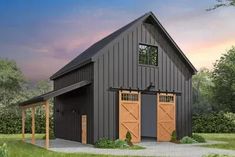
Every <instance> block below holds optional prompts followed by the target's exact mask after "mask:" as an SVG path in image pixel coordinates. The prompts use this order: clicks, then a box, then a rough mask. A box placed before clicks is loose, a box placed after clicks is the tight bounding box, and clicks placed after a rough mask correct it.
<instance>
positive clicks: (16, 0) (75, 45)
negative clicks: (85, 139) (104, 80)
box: [0, 0, 235, 80]
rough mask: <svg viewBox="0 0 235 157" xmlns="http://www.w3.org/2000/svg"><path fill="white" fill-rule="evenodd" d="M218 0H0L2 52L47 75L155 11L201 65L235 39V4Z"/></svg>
mask: <svg viewBox="0 0 235 157" xmlns="http://www.w3.org/2000/svg"><path fill="white" fill-rule="evenodd" d="M215 3H216V2H215V0H198V1H195V0H194V1H193V0H164V1H157V0H116V1H107V0H106V1H104V0H99V1H98V0H89V1H85V0H83V1H81V0H28V1H26V0H0V57H1V58H8V59H13V60H15V61H16V62H17V64H18V65H19V67H20V68H21V69H22V71H23V73H24V74H25V76H26V78H27V79H30V80H40V79H47V78H48V77H49V76H50V75H52V74H53V73H54V72H56V71H57V70H58V69H59V68H61V67H62V66H64V65H65V64H66V63H68V62H69V61H70V60H71V59H73V58H74V57H76V56H77V55H79V54H80V53H81V52H82V51H83V50H85V49H86V48H87V47H88V46H90V45H91V44H92V43H94V42H96V41H97V40H99V39H101V38H103V37H105V36H106V35H108V34H110V33H112V32H113V31H115V30H116V29H118V28H120V27H122V26H123V25H125V24H127V23H128V22H130V21H132V20H134V19H135V18H138V17H139V16H141V15H142V14H144V13H146V12H149V11H152V12H153V13H154V14H155V15H156V16H157V17H158V19H159V20H160V22H161V23H162V24H163V26H164V27H165V28H166V30H167V31H168V32H169V33H170V35H171V36H172V37H173V39H174V40H175V41H176V43H177V44H178V45H179V46H180V47H181V49H182V50H183V51H184V52H185V54H186V56H187V57H188V58H189V59H190V60H191V61H192V63H193V64H194V65H195V66H196V67H197V68H198V69H199V68H201V67H208V68H212V63H213V62H215V60H216V59H218V58H219V56H220V55H221V53H223V52H225V50H226V49H229V48H230V47H231V46H232V45H235V38H234V36H235V30H234V28H235V20H234V17H235V8H232V7H228V8H220V9H218V10H215V11H210V12H207V11H205V9H207V8H209V7H211V6H213V4H215Z"/></svg>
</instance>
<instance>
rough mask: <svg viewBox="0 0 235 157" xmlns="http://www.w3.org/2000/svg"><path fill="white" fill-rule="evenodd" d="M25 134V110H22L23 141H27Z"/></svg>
mask: <svg viewBox="0 0 235 157" xmlns="http://www.w3.org/2000/svg"><path fill="white" fill-rule="evenodd" d="M24 133H25V109H24V108H22V141H24V140H25V136H24Z"/></svg>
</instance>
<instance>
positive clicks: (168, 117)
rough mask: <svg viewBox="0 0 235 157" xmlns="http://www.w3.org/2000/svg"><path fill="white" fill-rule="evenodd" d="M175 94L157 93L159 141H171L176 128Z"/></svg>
mask: <svg viewBox="0 0 235 157" xmlns="http://www.w3.org/2000/svg"><path fill="white" fill-rule="evenodd" d="M175 104H176V101H175V95H174V94H165V93H160V94H157V141H170V140H171V135H172V132H173V131H174V130H175V129H176V124H175V123H176V118H175V117H176V115H175V109H176V105H175Z"/></svg>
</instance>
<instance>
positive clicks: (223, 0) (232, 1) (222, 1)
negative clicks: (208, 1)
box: [207, 0, 235, 11]
mask: <svg viewBox="0 0 235 157" xmlns="http://www.w3.org/2000/svg"><path fill="white" fill-rule="evenodd" d="M216 1H217V4H215V5H214V6H213V7H212V8H209V9H207V11H211V10H215V9H217V8H220V7H229V6H235V0H216Z"/></svg>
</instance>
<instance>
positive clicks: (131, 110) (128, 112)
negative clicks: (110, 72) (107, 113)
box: [119, 91, 141, 143]
mask: <svg viewBox="0 0 235 157" xmlns="http://www.w3.org/2000/svg"><path fill="white" fill-rule="evenodd" d="M140 102H141V101H140V93H138V92H133V91H132V92H130V91H120V92H119V139H121V140H124V139H125V138H126V133H127V132H128V131H129V132H130V133H131V135H132V142H134V143H137V142H140V140H141V133H140V128H141V127H140V125H141V123H140V119H141V113H140V109H141V108H140V105H141V104H140Z"/></svg>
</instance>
